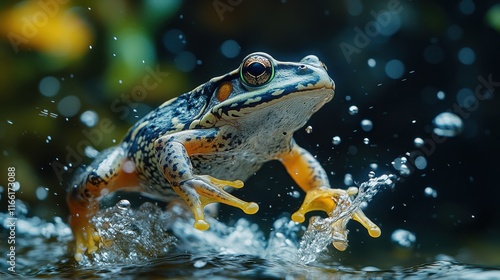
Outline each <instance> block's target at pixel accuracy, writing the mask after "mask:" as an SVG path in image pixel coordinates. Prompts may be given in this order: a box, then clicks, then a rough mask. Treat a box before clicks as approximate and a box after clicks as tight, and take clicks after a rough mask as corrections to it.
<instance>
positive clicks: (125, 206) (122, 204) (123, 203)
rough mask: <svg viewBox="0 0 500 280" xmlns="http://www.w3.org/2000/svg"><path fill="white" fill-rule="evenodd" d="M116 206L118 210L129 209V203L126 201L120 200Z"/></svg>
mask: <svg viewBox="0 0 500 280" xmlns="http://www.w3.org/2000/svg"><path fill="white" fill-rule="evenodd" d="M116 206H117V207H118V209H120V210H128V209H130V201H128V200H126V199H122V200H120V201H118V203H117V204H116Z"/></svg>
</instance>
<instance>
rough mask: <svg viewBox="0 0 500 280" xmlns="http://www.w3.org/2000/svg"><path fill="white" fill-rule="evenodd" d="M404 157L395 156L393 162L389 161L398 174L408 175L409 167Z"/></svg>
mask: <svg viewBox="0 0 500 280" xmlns="http://www.w3.org/2000/svg"><path fill="white" fill-rule="evenodd" d="M406 161H407V159H406V157H401V158H396V159H394V161H393V162H391V164H392V167H394V169H396V170H398V171H399V174H400V175H405V176H406V175H410V173H411V171H410V168H409V167H408V166H407V165H406Z"/></svg>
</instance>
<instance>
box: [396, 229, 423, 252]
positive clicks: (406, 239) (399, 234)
mask: <svg viewBox="0 0 500 280" xmlns="http://www.w3.org/2000/svg"><path fill="white" fill-rule="evenodd" d="M391 240H392V242H394V243H395V244H397V245H399V246H401V247H405V248H410V247H412V246H413V244H415V241H417V238H416V237H415V234H413V233H411V232H409V231H407V230H404V229H397V230H395V231H394V232H393V233H392V234H391Z"/></svg>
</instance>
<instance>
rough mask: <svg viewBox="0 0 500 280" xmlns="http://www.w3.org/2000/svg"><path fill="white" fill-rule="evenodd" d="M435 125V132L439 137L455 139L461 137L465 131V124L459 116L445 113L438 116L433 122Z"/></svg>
mask: <svg viewBox="0 0 500 280" xmlns="http://www.w3.org/2000/svg"><path fill="white" fill-rule="evenodd" d="M432 124H433V125H434V130H433V132H434V133H435V134H437V135H439V136H444V137H454V136H457V135H459V134H460V133H461V132H462V130H463V122H462V119H460V117H458V116H457V115H455V114H453V113H450V112H444V113H441V114H439V115H437V116H436V117H435V118H434V120H432Z"/></svg>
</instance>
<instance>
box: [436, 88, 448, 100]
mask: <svg viewBox="0 0 500 280" xmlns="http://www.w3.org/2000/svg"><path fill="white" fill-rule="evenodd" d="M436 96H437V98H438V99H439V100H443V99H444V98H445V97H446V94H445V93H444V91H442V90H440V91H438V92H437V93H436Z"/></svg>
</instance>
